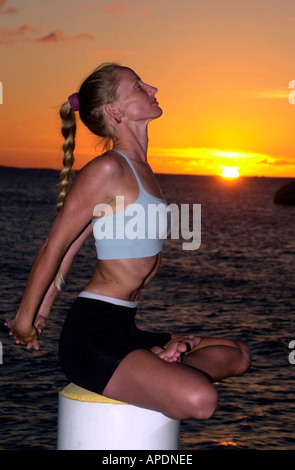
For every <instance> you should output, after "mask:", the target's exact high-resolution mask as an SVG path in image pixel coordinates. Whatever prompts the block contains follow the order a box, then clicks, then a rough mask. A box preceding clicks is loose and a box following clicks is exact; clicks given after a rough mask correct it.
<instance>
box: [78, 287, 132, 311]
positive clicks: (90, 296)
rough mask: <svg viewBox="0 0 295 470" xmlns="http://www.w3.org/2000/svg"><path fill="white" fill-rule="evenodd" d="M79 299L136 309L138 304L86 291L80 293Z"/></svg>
mask: <svg viewBox="0 0 295 470" xmlns="http://www.w3.org/2000/svg"><path fill="white" fill-rule="evenodd" d="M79 297H84V298H86V299H95V300H102V301H103V302H109V303H110V304H115V305H122V306H123V307H130V308H134V307H136V306H137V303H138V302H136V301H135V302H132V301H130V300H122V299H116V297H109V296H107V295H101V294H95V293H94V292H88V291H86V290H82V292H80V294H79Z"/></svg>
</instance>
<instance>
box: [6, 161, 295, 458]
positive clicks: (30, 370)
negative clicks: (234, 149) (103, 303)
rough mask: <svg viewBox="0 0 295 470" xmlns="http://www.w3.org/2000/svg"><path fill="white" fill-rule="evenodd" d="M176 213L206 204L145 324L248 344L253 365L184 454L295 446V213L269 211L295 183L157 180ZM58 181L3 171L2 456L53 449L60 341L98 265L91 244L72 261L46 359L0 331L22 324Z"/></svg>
mask: <svg viewBox="0 0 295 470" xmlns="http://www.w3.org/2000/svg"><path fill="white" fill-rule="evenodd" d="M157 178H158V180H159V182H160V185H161V187H162V190H163V192H164V194H165V196H166V198H167V201H168V203H176V204H179V205H180V204H189V205H190V207H191V206H192V205H193V204H201V245H200V247H199V248H198V249H197V250H194V251H190V250H183V249H182V242H181V240H167V242H166V243H165V245H164V251H163V260H162V266H161V268H160V270H159V272H158V274H157V276H156V277H155V278H154V279H153V281H152V282H151V283H150V285H149V286H147V288H146V289H145V291H143V293H142V297H141V301H140V304H139V309H138V317H137V319H138V324H139V326H141V327H143V328H148V329H151V330H159V329H160V330H165V331H167V330H169V331H178V332H192V333H196V334H203V335H211V336H224V337H229V338H233V339H240V340H242V341H244V342H245V343H247V344H248V346H249V347H250V349H251V352H252V357H253V363H252V367H251V369H250V370H249V371H248V372H247V373H246V374H245V375H243V376H242V377H235V378H231V379H227V380H224V381H222V382H220V383H218V384H217V385H216V387H217V389H218V392H219V408H218V410H217V412H216V414H215V415H214V416H213V417H212V418H211V419H210V420H207V421H197V420H187V421H182V422H181V435H180V449H181V450H186V451H193V450H212V451H213V450H220V449H222V450H250V449H251V450H293V449H294V448H295V436H294V427H295V401H294V392H295V364H293V363H292V362H294V361H292V360H291V356H292V351H293V349H292V348H290V347H289V345H290V342H291V341H293V340H295V320H294V318H295V317H294V313H295V296H294V279H295V263H294V260H295V236H294V235H295V207H292V206H280V205H276V204H274V203H273V197H274V194H275V192H276V190H277V189H279V188H280V187H281V186H282V185H283V184H285V183H287V182H289V181H290V179H289V178H262V177H240V178H239V179H237V180H235V181H227V180H223V179H221V178H219V177H213V176H190V175H189V176H186V175H164V174H162V175H157ZM58 182H59V176H58V172H56V171H51V170H21V169H7V168H1V169H0V183H1V184H0V192H1V202H0V204H1V210H0V223H1V233H0V242H1V243H0V249H1V307H0V308H1V317H0V322H1V327H0V341H1V343H2V351H3V356H2V361H1V362H2V364H0V384H1V394H0V409H1V415H0V422H1V427H0V449H1V450H55V449H56V438H57V414H58V408H57V405H58V392H59V391H60V390H61V389H62V388H63V387H64V386H65V385H66V384H67V383H68V382H67V380H66V379H65V377H64V376H63V374H62V372H61V371H60V369H59V364H58V359H57V347H58V339H59V335H60V331H61V327H62V323H63V320H64V318H65V313H66V309H67V308H68V307H69V306H70V305H71V303H72V301H73V299H74V298H75V297H76V296H77V294H78V293H79V292H80V290H82V288H83V286H84V284H85V282H86V280H87V279H88V278H89V277H90V276H91V274H92V271H93V268H94V266H95V249H94V243H93V239H92V238H91V237H90V239H89V240H87V242H86V244H85V245H84V247H83V248H82V250H81V251H80V253H79V254H78V255H77V257H76V261H75V264H74V266H73V268H72V271H71V273H70V275H69V277H68V279H67V282H66V285H65V287H64V289H63V291H62V293H61V294H60V295H59V297H58V298H57V300H56V303H55V305H54V307H53V309H52V312H51V315H50V317H49V321H48V325H47V327H46V329H45V330H44V332H43V334H42V336H41V337H40V350H39V351H27V350H26V349H25V348H24V347H22V346H16V345H15V344H14V342H13V340H12V339H11V338H10V337H9V335H8V334H7V331H6V329H5V327H4V326H3V323H4V321H5V319H6V318H11V317H13V316H14V315H15V313H16V311H17V308H18V304H19V302H20V300H21V297H22V293H23V290H24V287H25V283H26V280H27V277H28V274H29V271H30V268H31V265H32V263H33V260H34V258H35V256H36V254H37V251H38V248H39V247H40V245H41V244H42V242H43V240H44V238H45V237H46V235H47V232H48V230H49V228H50V225H51V223H52V221H53V219H54V216H55V212H54V210H55V209H54V206H55V201H56V196H57V191H58V188H57V187H58Z"/></svg>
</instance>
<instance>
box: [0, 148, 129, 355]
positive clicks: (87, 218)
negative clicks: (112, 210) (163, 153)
mask: <svg viewBox="0 0 295 470" xmlns="http://www.w3.org/2000/svg"><path fill="white" fill-rule="evenodd" d="M120 183H121V167H120V166H119V165H118V164H117V163H116V161H115V160H114V159H111V160H110V159H109V158H104V156H101V157H99V158H97V159H94V160H93V161H92V162H91V163H90V164H88V165H86V167H84V169H83V170H81V171H80V172H79V173H78V175H77V177H76V178H75V181H74V183H73V185H72V187H71V189H70V190H69V192H68V194H67V196H66V198H65V201H64V204H63V206H62V209H61V211H60V212H59V213H58V214H57V216H56V218H55V220H54V222H53V225H52V227H51V230H50V232H49V235H48V237H47V239H46V241H45V243H44V244H43V245H42V247H41V249H40V250H39V252H38V255H37V257H36V260H35V262H34V264H33V267H32V270H31V272H30V275H29V278H28V282H27V285H26V288H25V292H24V295H23V298H22V301H21V303H20V306H19V309H18V311H17V314H16V316H15V318H14V320H10V321H7V326H8V328H9V329H10V334H12V335H13V336H14V338H15V339H16V342H19V343H23V344H28V343H31V344H32V346H33V347H36V348H37V347H38V342H37V330H36V328H35V326H34V319H35V317H36V314H37V312H38V311H39V308H40V306H41V304H42V302H43V299H44V297H45V295H46V293H47V291H48V289H49V287H50V285H51V284H52V282H53V281H54V278H55V276H56V274H57V272H58V270H59V268H60V265H61V263H62V260H63V259H64V257H65V255H66V253H67V252H68V250H69V249H70V247H71V246H72V244H73V243H74V241H75V240H77V239H78V237H80V235H82V233H83V232H84V231H85V229H86V227H88V226H89V225H90V223H91V220H92V217H93V209H94V208H95V206H96V205H97V204H101V203H109V201H112V200H114V198H115V196H116V194H117V192H118V191H120ZM85 233H86V232H85ZM48 295H49V294H48ZM51 295H52V294H51Z"/></svg>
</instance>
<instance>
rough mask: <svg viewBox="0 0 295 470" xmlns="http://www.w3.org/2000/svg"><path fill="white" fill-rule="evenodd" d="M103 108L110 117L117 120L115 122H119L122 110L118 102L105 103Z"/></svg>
mask: <svg viewBox="0 0 295 470" xmlns="http://www.w3.org/2000/svg"><path fill="white" fill-rule="evenodd" d="M105 110H106V113H107V114H108V115H109V116H110V117H111V118H113V119H115V121H117V122H121V118H122V117H123V111H122V109H121V108H120V107H119V105H118V104H116V103H107V104H106V105H105Z"/></svg>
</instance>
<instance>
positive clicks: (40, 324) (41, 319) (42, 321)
mask: <svg viewBox="0 0 295 470" xmlns="http://www.w3.org/2000/svg"><path fill="white" fill-rule="evenodd" d="M46 322H47V316H45V315H42V314H41V313H38V314H37V316H36V318H35V321H34V327H35V328H36V330H37V333H38V335H40V334H41V333H42V331H43V330H44V328H45V326H46Z"/></svg>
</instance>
